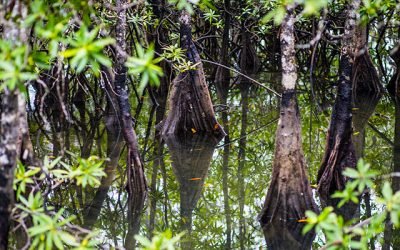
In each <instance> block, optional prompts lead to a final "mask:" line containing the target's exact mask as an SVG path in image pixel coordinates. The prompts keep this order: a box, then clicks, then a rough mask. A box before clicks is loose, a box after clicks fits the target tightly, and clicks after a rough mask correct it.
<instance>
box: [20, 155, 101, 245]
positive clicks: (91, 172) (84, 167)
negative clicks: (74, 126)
mask: <svg viewBox="0 0 400 250" xmlns="http://www.w3.org/2000/svg"><path fill="white" fill-rule="evenodd" d="M59 165H62V166H63V167H64V169H60V168H59ZM102 166H103V161H102V160H99V159H98V158H97V157H93V156H92V157H89V158H88V159H82V158H77V164H76V165H75V166H69V165H68V164H66V163H65V162H61V157H58V158H56V159H54V160H50V158H49V157H47V156H46V157H45V158H44V162H43V167H42V168H38V167H29V170H26V169H25V166H23V165H22V164H21V163H19V164H18V167H17V169H16V174H15V182H14V189H15V190H17V200H18V201H19V202H18V203H17V204H16V206H15V209H14V217H15V219H16V220H17V221H19V222H20V223H24V222H23V221H24V220H26V218H30V219H31V221H32V223H33V224H32V226H30V227H29V228H27V234H28V236H29V237H30V241H31V244H30V249H46V250H47V249H64V248H65V247H66V246H67V247H68V248H72V249H95V248H96V244H97V241H96V240H95V239H94V236H96V233H95V232H90V231H88V230H82V231H81V232H79V231H78V233H80V234H82V235H83V237H82V239H81V240H79V239H80V238H81V237H80V236H79V234H77V231H76V227H75V226H74V225H73V224H71V223H72V222H73V221H75V220H76V216H74V215H72V216H67V217H64V215H65V214H66V212H65V210H64V209H60V210H58V211H57V212H56V211H55V209H54V207H51V206H47V205H46V204H45V202H44V197H45V196H46V195H48V194H44V193H42V191H41V190H40V189H39V190H38V189H37V186H40V185H41V184H44V183H45V182H46V180H48V178H49V177H50V176H55V177H57V178H59V179H62V180H63V181H64V182H66V181H68V182H74V181H76V183H77V185H81V186H82V187H85V186H87V185H89V186H91V187H95V186H96V185H98V184H99V181H98V178H99V177H101V176H105V173H104V171H103V170H102ZM61 183H62V182H59V183H58V184H56V185H55V186H54V187H56V186H57V185H59V184H61ZM27 188H28V189H29V190H31V191H30V193H29V195H28V196H26V195H25V192H26V190H27ZM71 232H73V233H74V234H75V235H73V234H72V233H71Z"/></svg>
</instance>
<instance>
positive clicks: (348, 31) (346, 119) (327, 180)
mask: <svg viewBox="0 0 400 250" xmlns="http://www.w3.org/2000/svg"><path fill="white" fill-rule="evenodd" d="M359 5H360V1H359V0H354V1H349V4H348V9H347V14H346V22H345V31H344V34H343V39H342V49H341V54H340V69H339V83H338V90H337V96H336V100H335V104H334V106H333V111H332V117H331V123H330V125H329V130H328V135H327V143H326V147H325V155H324V157H323V161H322V164H321V167H320V169H319V171H318V178H317V180H318V192H319V194H320V197H321V201H322V203H323V204H324V205H332V206H334V207H336V205H337V203H338V201H337V199H331V198H330V196H331V195H332V194H333V193H334V192H335V191H337V190H343V189H344V187H345V184H346V181H347V178H346V177H345V176H343V174H342V171H343V170H344V169H345V168H346V167H355V166H356V156H355V150H354V145H353V142H352V141H351V133H352V129H351V122H352V114H351V101H352V81H351V76H352V70H353V65H354V46H353V45H354V43H353V42H354V41H353V37H354V33H355V27H356V21H357V10H358V8H359ZM356 210H357V205H356V204H347V205H346V207H343V209H341V210H340V211H341V212H340V213H341V214H342V215H344V217H345V218H347V219H348V218H351V217H352V216H353V215H354V213H355V212H356Z"/></svg>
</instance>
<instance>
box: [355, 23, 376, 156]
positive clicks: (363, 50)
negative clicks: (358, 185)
mask: <svg viewBox="0 0 400 250" xmlns="http://www.w3.org/2000/svg"><path fill="white" fill-rule="evenodd" d="M355 40H356V59H355V62H354V67H353V73H352V74H353V77H352V84H353V129H354V132H355V133H354V134H353V136H352V139H353V143H354V149H355V153H356V159H359V158H361V157H363V150H364V144H365V126H366V124H367V123H368V119H369V118H370V117H371V115H372V114H373V113H374V111H375V107H376V105H377V104H378V102H379V100H380V98H381V97H382V94H383V86H382V84H381V82H380V81H379V77H378V73H377V71H376V69H375V67H374V65H373V63H372V60H371V56H370V54H369V52H368V46H367V27H366V26H364V25H362V24H360V25H358V26H357V28H356V32H355Z"/></svg>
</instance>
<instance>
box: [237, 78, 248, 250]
mask: <svg viewBox="0 0 400 250" xmlns="http://www.w3.org/2000/svg"><path fill="white" fill-rule="evenodd" d="M240 84H241V87H240V93H241V96H242V126H241V129H240V140H239V153H238V162H239V163H238V173H237V177H238V189H239V242H240V249H245V242H244V241H245V237H246V221H245V218H244V205H245V201H246V197H245V195H246V192H245V183H244V177H243V171H244V167H245V163H246V142H247V136H246V130H247V112H248V109H249V85H248V84H247V83H246V82H241V83H240Z"/></svg>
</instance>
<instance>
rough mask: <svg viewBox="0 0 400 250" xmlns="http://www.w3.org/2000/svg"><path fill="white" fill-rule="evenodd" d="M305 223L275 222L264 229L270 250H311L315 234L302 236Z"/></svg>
mask: <svg viewBox="0 0 400 250" xmlns="http://www.w3.org/2000/svg"><path fill="white" fill-rule="evenodd" d="M304 225H305V224H304V223H299V222H297V221H290V222H286V223H284V222H279V221H276V222H273V223H270V224H268V226H266V227H264V228H263V230H264V235H265V239H266V242H267V247H268V249H269V250H288V249H296V250H300V249H301V250H303V249H304V250H309V249H311V245H312V242H313V240H314V237H315V233H314V232H308V233H307V234H306V235H303V234H302V230H303V227H304Z"/></svg>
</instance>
